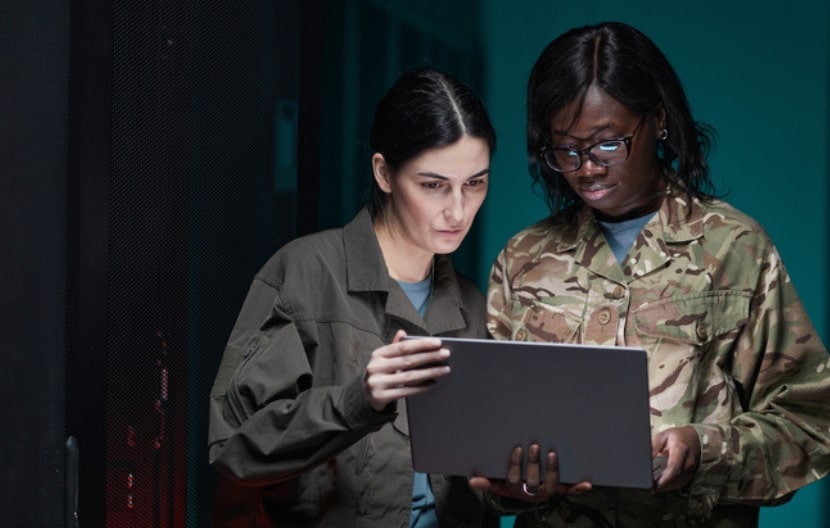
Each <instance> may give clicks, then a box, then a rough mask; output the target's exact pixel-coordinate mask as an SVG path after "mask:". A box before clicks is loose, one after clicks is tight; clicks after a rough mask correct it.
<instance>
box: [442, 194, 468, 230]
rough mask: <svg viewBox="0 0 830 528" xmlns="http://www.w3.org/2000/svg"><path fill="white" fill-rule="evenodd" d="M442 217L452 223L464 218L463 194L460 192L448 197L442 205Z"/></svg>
mask: <svg viewBox="0 0 830 528" xmlns="http://www.w3.org/2000/svg"><path fill="white" fill-rule="evenodd" d="M444 218H445V219H446V220H447V221H448V222H451V223H454V224H457V223H460V222H461V221H462V220H464V196H463V195H462V194H461V193H460V192H459V193H453V194H452V195H451V196H450V197H449V202H448V203H447V204H446V206H445V207H444Z"/></svg>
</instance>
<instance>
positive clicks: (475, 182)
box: [467, 178, 487, 187]
mask: <svg viewBox="0 0 830 528" xmlns="http://www.w3.org/2000/svg"><path fill="white" fill-rule="evenodd" d="M486 184H487V178H476V179H474V180H470V181H468V182H467V185H468V186H470V187H481V186H482V185H486Z"/></svg>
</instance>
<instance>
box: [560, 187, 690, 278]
mask: <svg viewBox="0 0 830 528" xmlns="http://www.w3.org/2000/svg"><path fill="white" fill-rule="evenodd" d="M704 219H705V218H704V208H703V205H702V204H701V202H700V200H699V199H698V198H692V201H691V207H689V198H688V196H687V195H686V194H685V193H684V192H683V191H682V190H679V189H676V188H675V189H669V191H668V195H667V196H666V198H665V199H664V200H663V203H662V204H661V206H660V209H658V211H657V214H655V215H654V217H653V218H652V219H651V220H649V221H648V223H647V224H646V225H645V227H644V228H643V232H642V234H641V236H639V237H637V240H636V241H635V246H636V247H635V248H633V249H632V252H631V255H632V258H631V259H630V261H628V262H625V263H623V267H620V266H618V265H617V260H616V258H615V257H614V254H613V252H612V251H611V248H610V247H609V246H608V244H607V243H606V242H605V237H604V236H603V234H602V230H601V229H600V226H599V223H598V222H597V220H596V218H595V217H594V213H593V210H592V209H591V208H590V207H588V206H587V205H583V207H582V209H581V210H580V211H579V213H578V215H577V218H576V220H575V222H573V223H572V224H571V225H570V226H568V227H567V228H565V229H564V230H563V232H562V235H561V237H560V238H559V239H558V240H553V241H551V242H552V244H553V245H554V247H555V248H556V251H557V252H574V259H575V260H576V261H577V262H579V263H580V264H581V265H583V266H585V267H588V268H590V269H591V270H593V271H595V272H596V273H598V274H600V275H602V276H605V277H609V278H612V279H615V280H620V281H621V280H624V277H625V275H623V274H622V272H623V268H626V271H627V274H628V275H629V276H630V275H634V276H642V275H645V274H646V273H649V272H650V271H651V270H654V269H658V268H659V267H661V266H662V265H663V264H664V263H665V262H666V261H668V260H670V259H671V254H672V251H671V249H670V246H672V245H674V244H686V243H689V242H691V241H692V240H696V239H698V238H701V237H702V236H703V226H704Z"/></svg>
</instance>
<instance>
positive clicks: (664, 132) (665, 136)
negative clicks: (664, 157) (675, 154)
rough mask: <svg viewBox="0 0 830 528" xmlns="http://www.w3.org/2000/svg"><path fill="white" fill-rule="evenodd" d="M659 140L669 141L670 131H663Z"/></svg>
mask: <svg viewBox="0 0 830 528" xmlns="http://www.w3.org/2000/svg"><path fill="white" fill-rule="evenodd" d="M657 139H658V141H666V140H667V139H669V130H668V129H667V128H664V129H663V130H661V131H660V135H659V136H658V137H657Z"/></svg>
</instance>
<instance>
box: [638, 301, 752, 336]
mask: <svg viewBox="0 0 830 528" xmlns="http://www.w3.org/2000/svg"><path fill="white" fill-rule="evenodd" d="M751 299H752V296H751V295H750V294H749V293H747V292H742V291H716V292H704V293H700V294H695V295H689V296H683V297H676V298H670V299H664V300H660V301H656V302H650V303H647V304H645V305H643V306H641V307H639V308H637V309H636V310H634V311H633V312H632V314H631V318H632V323H633V325H634V331H635V332H636V334H637V335H638V336H640V337H645V338H657V339H660V340H668V341H671V342H678V343H683V344H686V345H692V346H699V347H702V346H704V345H706V344H707V343H710V342H711V341H714V340H715V339H718V338H721V337H724V336H727V335H728V334H730V333H737V332H739V331H740V329H741V327H742V326H743V325H744V324H745V323H746V321H747V319H748V318H749V308H750V302H751Z"/></svg>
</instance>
